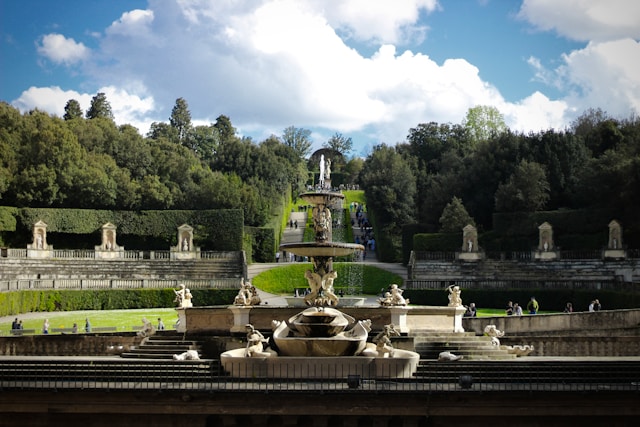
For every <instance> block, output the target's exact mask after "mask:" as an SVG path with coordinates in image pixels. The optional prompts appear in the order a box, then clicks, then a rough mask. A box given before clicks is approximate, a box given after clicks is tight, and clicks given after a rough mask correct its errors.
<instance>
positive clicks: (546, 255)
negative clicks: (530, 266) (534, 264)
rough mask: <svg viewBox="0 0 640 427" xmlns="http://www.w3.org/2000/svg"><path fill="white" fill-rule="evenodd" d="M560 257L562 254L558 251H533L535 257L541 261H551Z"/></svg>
mask: <svg viewBox="0 0 640 427" xmlns="http://www.w3.org/2000/svg"><path fill="white" fill-rule="evenodd" d="M558 258H560V256H559V254H558V253H557V252H556V251H546V252H545V251H535V252H534V253H533V259H536V260H539V261H550V260H554V259H558Z"/></svg>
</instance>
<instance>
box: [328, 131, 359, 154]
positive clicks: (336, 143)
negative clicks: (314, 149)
mask: <svg viewBox="0 0 640 427" xmlns="http://www.w3.org/2000/svg"><path fill="white" fill-rule="evenodd" d="M322 146H323V147H325V148H330V149H332V150H335V151H337V152H339V153H340V154H342V155H347V154H349V153H350V152H351V150H352V149H353V141H352V140H351V138H350V137H346V136H344V135H342V134H341V133H338V132H336V133H334V134H333V135H332V136H331V138H329V140H328V141H327V142H325V143H324V144H322Z"/></svg>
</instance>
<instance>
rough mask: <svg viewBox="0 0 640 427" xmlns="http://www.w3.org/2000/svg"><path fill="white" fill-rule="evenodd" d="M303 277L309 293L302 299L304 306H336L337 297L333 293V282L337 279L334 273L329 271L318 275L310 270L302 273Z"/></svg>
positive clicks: (336, 274)
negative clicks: (307, 284) (309, 290)
mask: <svg viewBox="0 0 640 427" xmlns="http://www.w3.org/2000/svg"><path fill="white" fill-rule="evenodd" d="M304 277H305V278H306V279H307V282H308V283H309V288H310V289H311V292H310V293H309V294H308V295H306V296H305V297H304V302H305V304H307V305H309V306H313V305H320V306H322V305H334V306H335V305H337V304H338V297H337V296H336V294H335V293H334V289H333V281H334V280H335V279H336V278H337V277H338V273H336V272H335V271H333V270H332V271H329V272H328V273H326V274H324V275H322V276H321V275H320V274H318V273H315V272H313V271H311V270H307V271H306V272H305V273H304Z"/></svg>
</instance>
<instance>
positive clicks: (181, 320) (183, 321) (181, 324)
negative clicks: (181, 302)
mask: <svg viewBox="0 0 640 427" xmlns="http://www.w3.org/2000/svg"><path fill="white" fill-rule="evenodd" d="M176 311H177V312H178V323H177V324H176V332H181V333H185V332H187V316H186V310H185V309H184V308H177V309H176Z"/></svg>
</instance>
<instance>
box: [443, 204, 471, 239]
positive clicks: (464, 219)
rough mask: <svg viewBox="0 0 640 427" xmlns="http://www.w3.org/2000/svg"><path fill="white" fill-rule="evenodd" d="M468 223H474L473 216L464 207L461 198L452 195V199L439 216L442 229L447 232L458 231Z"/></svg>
mask: <svg viewBox="0 0 640 427" xmlns="http://www.w3.org/2000/svg"><path fill="white" fill-rule="evenodd" d="M469 224H471V225H475V222H474V221H473V218H471V216H470V215H469V213H468V212H467V210H466V209H465V208H464V205H463V204H462V200H460V199H458V198H457V197H455V196H453V199H451V202H450V203H448V204H447V206H445V207H444V210H443V211H442V215H441V216H440V225H441V226H442V231H444V232H448V233H451V232H456V231H460V230H462V229H463V228H464V227H466V226H467V225H469Z"/></svg>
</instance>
